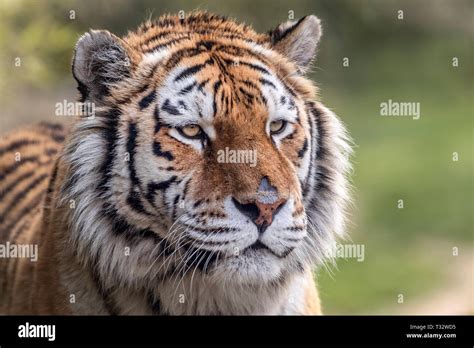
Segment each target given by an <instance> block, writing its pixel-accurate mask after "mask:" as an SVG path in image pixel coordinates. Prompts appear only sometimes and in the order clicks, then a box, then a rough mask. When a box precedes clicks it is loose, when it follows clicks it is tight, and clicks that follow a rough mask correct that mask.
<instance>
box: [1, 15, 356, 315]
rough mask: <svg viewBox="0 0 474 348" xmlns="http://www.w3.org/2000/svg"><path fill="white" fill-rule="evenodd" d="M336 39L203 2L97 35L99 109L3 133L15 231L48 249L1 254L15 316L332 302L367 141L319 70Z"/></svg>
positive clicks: (77, 68) (8, 307) (89, 38)
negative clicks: (353, 140) (357, 148)
mask: <svg viewBox="0 0 474 348" xmlns="http://www.w3.org/2000/svg"><path fill="white" fill-rule="evenodd" d="M320 37H321V26H320V21H319V19H318V18H317V17H315V16H312V15H310V16H307V17H304V18H302V19H300V20H298V21H289V22H286V23H283V24H281V25H279V26H278V27H277V28H276V29H274V30H271V31H269V32H268V33H264V34H259V33H256V32H255V31H254V30H253V29H252V28H250V27H248V26H245V25H243V24H238V23H236V22H234V21H232V20H229V19H227V18H224V17H220V16H216V15H212V14H208V13H203V12H193V13H190V14H188V15H187V16H186V17H185V18H179V17H178V16H171V15H166V16H162V17H160V18H159V19H157V20H154V21H148V22H146V23H144V24H142V25H141V26H140V27H139V28H138V29H137V30H136V31H134V32H129V33H128V34H127V35H126V36H125V37H123V38H119V37H117V36H115V35H113V34H111V33H110V32H108V31H105V30H91V31H89V32H88V33H86V34H84V35H83V36H82V37H81V38H80V39H79V41H78V42H77V45H76V47H75V51H74V57H73V63H72V72H73V76H74V78H75V80H76V81H77V84H78V90H79V92H80V102H81V103H83V108H84V115H83V116H82V117H77V118H76V119H75V121H74V122H73V124H72V125H70V126H67V127H63V126H61V125H59V124H51V123H42V124H40V125H36V126H30V127H25V128H23V129H21V130H18V131H15V132H12V133H10V134H8V135H6V136H5V137H4V138H3V139H2V140H1V141H0V156H1V157H0V168H1V171H0V175H1V179H2V180H1V184H0V213H1V215H0V222H1V229H0V238H1V240H0V241H2V243H3V244H5V243H6V242H9V243H11V244H15V245H37V246H38V261H37V262H32V261H30V260H28V259H24V258H12V257H10V258H2V259H0V273H1V276H0V313H2V314H86V315H88V314H99V315H108V314H111V315H127V314H145V315H153V314H156V315H209V314H210V315H213V314H216V315H218V314H222V315H233V314H238V315H252V314H263V315H266V314H296V315H299V314H320V313H321V306H320V301H319V297H318V292H317V287H316V284H315V281H314V279H313V274H312V271H313V270H314V268H315V267H317V266H318V265H319V264H321V263H322V262H325V259H326V257H327V250H328V249H329V248H330V247H331V246H332V245H333V243H334V241H335V239H336V238H337V237H338V235H343V231H344V220H345V215H346V206H347V203H348V201H349V195H348V191H349V190H348V179H347V176H348V173H349V171H350V163H349V156H350V153H351V147H350V140H349V137H348V135H347V134H346V131H345V129H344V127H343V125H342V124H341V122H340V121H339V120H338V118H337V117H336V115H334V114H333V113H332V112H331V111H330V110H328V109H327V108H326V107H325V106H324V105H322V104H321V102H319V101H318V99H317V89H316V87H315V86H314V84H313V83H312V82H311V81H310V80H309V79H308V77H307V76H306V74H307V73H308V71H309V69H310V65H311V62H312V60H313V58H314V56H315V53H316V49H317V45H318V42H319V39H320ZM92 106H93V107H92ZM224 150H225V151H227V152H226V153H229V151H235V152H234V153H233V154H234V155H235V156H234V157H233V160H232V159H231V157H230V156H224V157H223V158H224V160H222V156H219V155H218V154H221V152H220V151H224ZM18 154H21V159H20V160H19V161H18V160H16V159H15V158H16V157H15V156H16V155H18ZM230 154H232V152H230ZM250 154H254V155H255V161H251V163H249V161H248V159H249V158H250V157H249V155H250ZM219 158H220V159H219ZM226 158H227V160H225V159H226ZM246 159H247V160H246Z"/></svg>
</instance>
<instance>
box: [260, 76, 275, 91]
mask: <svg viewBox="0 0 474 348" xmlns="http://www.w3.org/2000/svg"><path fill="white" fill-rule="evenodd" d="M260 82H261V83H262V85H267V86H271V87H273V88H274V89H277V88H276V86H275V85H274V84H273V82H272V81H268V80H267V79H263V78H262V79H260Z"/></svg>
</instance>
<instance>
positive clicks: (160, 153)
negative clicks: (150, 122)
mask: <svg viewBox="0 0 474 348" xmlns="http://www.w3.org/2000/svg"><path fill="white" fill-rule="evenodd" d="M155 121H156V124H155V136H156V135H158V132H159V131H160V129H161V121H160V114H159V111H158V107H156V108H155ZM153 153H154V154H155V155H156V156H159V157H164V158H166V159H167V160H168V161H172V160H174V156H173V154H172V153H171V152H169V151H162V150H161V144H160V142H159V141H158V140H156V139H155V141H154V142H153Z"/></svg>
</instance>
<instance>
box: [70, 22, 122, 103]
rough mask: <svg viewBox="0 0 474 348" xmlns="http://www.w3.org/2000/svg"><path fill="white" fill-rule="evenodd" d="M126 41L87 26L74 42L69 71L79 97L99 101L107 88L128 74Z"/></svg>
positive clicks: (82, 99) (83, 99)
mask: <svg viewBox="0 0 474 348" xmlns="http://www.w3.org/2000/svg"><path fill="white" fill-rule="evenodd" d="M130 65H131V63H130V57H129V55H128V54H127V49H126V44H125V42H124V41H123V40H122V39H120V38H119V37H117V36H115V35H113V34H111V33H110V32H108V31H106V30H90V31H89V32H87V33H85V34H84V35H83V36H82V37H81V38H80V39H79V40H78V41H77V44H76V48H75V50H74V57H73V60H72V73H73V76H74V78H75V79H76V81H77V83H78V90H79V92H80V93H81V101H85V100H86V99H87V100H89V101H94V102H100V101H101V100H103V98H104V97H105V96H106V95H107V94H108V93H109V88H110V87H111V86H112V85H114V84H115V83H117V82H119V81H120V80H122V79H123V78H125V77H128V76H130V71H131V69H130Z"/></svg>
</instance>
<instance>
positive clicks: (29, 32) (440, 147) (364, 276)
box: [0, 0, 474, 314]
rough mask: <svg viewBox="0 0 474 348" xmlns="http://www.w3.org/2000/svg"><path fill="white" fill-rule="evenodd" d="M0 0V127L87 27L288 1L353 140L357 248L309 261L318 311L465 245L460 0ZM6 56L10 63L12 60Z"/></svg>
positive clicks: (70, 90)
mask: <svg viewBox="0 0 474 348" xmlns="http://www.w3.org/2000/svg"><path fill="white" fill-rule="evenodd" d="M0 6H1V7H0V44H1V50H0V77H1V78H0V98H1V102H2V106H3V108H2V110H1V111H0V112H1V117H0V125H1V126H2V129H1V133H4V132H6V131H7V130H9V129H10V128H12V127H14V126H19V125H21V124H24V123H30V122H34V121H35V120H39V119H47V118H51V117H53V116H52V112H53V110H54V108H53V106H54V103H55V102H57V101H61V100H62V99H64V98H65V96H67V98H70V96H72V95H73V94H74V87H73V84H72V77H71V74H70V66H69V65H70V59H71V55H72V50H73V47H74V44H75V42H76V40H77V39H78V38H79V36H80V35H81V34H82V33H83V32H84V31H86V30H88V29H89V28H106V29H109V30H111V31H113V32H115V33H117V34H119V35H123V34H125V33H126V32H127V30H131V29H134V28H135V27H136V26H137V25H138V24H139V23H140V22H142V21H143V20H144V19H146V18H148V17H150V15H151V14H153V16H154V17H157V16H158V15H160V14H162V13H165V12H173V13H176V12H178V11H179V10H184V11H189V10H192V9H196V8H200V9H208V10H210V11H213V12H217V13H219V14H224V15H229V16H230V17H234V18H237V19H238V20H240V21H245V22H246V23H248V24H251V25H253V26H254V27H255V28H256V29H257V30H259V31H267V30H268V29H270V28H273V27H275V26H276V25H277V24H278V23H280V22H283V21H285V20H287V17H288V14H289V11H293V12H294V15H295V18H299V17H301V16H304V15H307V14H310V13H314V14H316V15H318V16H319V17H320V18H321V19H322V22H323V27H324V35H323V38H322V42H321V44H320V49H319V53H318V59H317V61H316V65H315V69H314V72H313V74H312V75H311V77H312V78H313V79H314V80H315V81H316V82H317V84H318V85H319V86H320V87H321V98H322V100H323V101H324V103H325V104H326V105H327V106H328V107H329V108H331V109H333V110H334V111H335V112H336V113H337V114H338V115H339V116H340V117H341V119H342V120H343V121H344V122H345V123H346V125H347V127H348V129H349V131H350V133H351V135H352V137H353V138H354V141H355V143H356V144H357V147H356V149H355V156H354V158H353V162H354V175H353V185H354V196H355V199H354V201H355V209H354V211H353V215H352V218H351V224H350V230H349V235H350V236H351V239H352V242H353V243H358V244H364V245H365V252H366V257H365V261H364V262H357V261H356V260H355V259H347V260H343V259H339V260H338V269H334V268H333V275H332V276H331V275H330V274H329V273H328V272H327V271H326V270H325V269H324V268H321V269H320V270H319V271H318V281H319V283H320V292H321V296H322V300H323V306H324V309H325V312H326V313H330V314H331V313H373V312H377V311H378V310H379V309H380V308H385V307H386V306H388V307H390V306H393V305H394V304H396V300H397V295H398V294H400V293H402V294H404V296H405V298H407V299H413V298H422V297H423V296H425V295H426V294H428V293H430V292H433V291H435V290H436V289H442V288H443V287H444V286H445V285H446V282H447V279H446V267H448V269H449V267H450V265H451V261H450V260H451V259H450V257H452V252H451V248H452V246H459V247H460V250H461V252H466V250H467V252H469V250H472V245H473V216H472V212H473V211H474V209H473V208H474V207H473V195H474V189H473V179H472V178H473V158H474V156H473V142H472V140H473V138H472V135H473V134H472V130H473V127H472V126H473V111H474V110H473V101H472V100H473V96H474V93H473V92H474V90H473V81H474V64H473V61H474V59H473V58H474V57H473V44H472V39H473V36H474V35H473V34H474V28H473V23H474V20H473V9H474V8H473V7H474V5H473V2H470V1H465V0H454V1H449V2H448V1H442V0H434V1H427V0H414V1H408V0H405V1H383V2H379V1H374V0H359V1H349V0H339V1H328V0H325V1H318V2H314V1H311V0H299V1H292V2H291V3H290V2H288V1H285V0H278V1H270V0H242V1H226V2H222V1H213V0H211V1H202V0H201V1H199V0H191V1H184V0H173V1H171V0H163V1H152V0H143V1H136V2H133V4H131V2H129V1H127V0H112V1H102V0H100V1H75V0H66V1H52V0H49V1H43V2H39V1H13V0H2V1H0ZM399 9H403V10H404V14H405V19H404V20H403V21H399V20H397V18H396V14H397V11H398V10H399ZM71 10H74V11H75V15H76V18H75V19H74V20H71V19H70V18H69V13H70V11H71ZM15 57H21V58H22V67H21V68H14V67H13V62H14V58H15ZM343 57H348V58H349V59H350V66H349V67H343V65H342V59H343ZM453 57H458V58H459V67H457V68H455V67H453V66H452V65H451V61H452V58H453ZM388 99H392V100H393V101H404V102H419V103H421V118H420V119H419V120H412V119H411V118H409V117H381V116H380V103H382V102H386V101H387V100H388ZM455 151H456V152H458V153H459V161H458V162H453V161H452V153H453V152H455ZM399 199H403V200H404V208H403V209H398V208H397V201H398V200H399ZM433 241H442V243H439V244H437V243H433ZM453 271H456V270H453ZM466 281H469V277H466ZM471 283H472V277H471ZM448 285H449V284H448Z"/></svg>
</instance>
